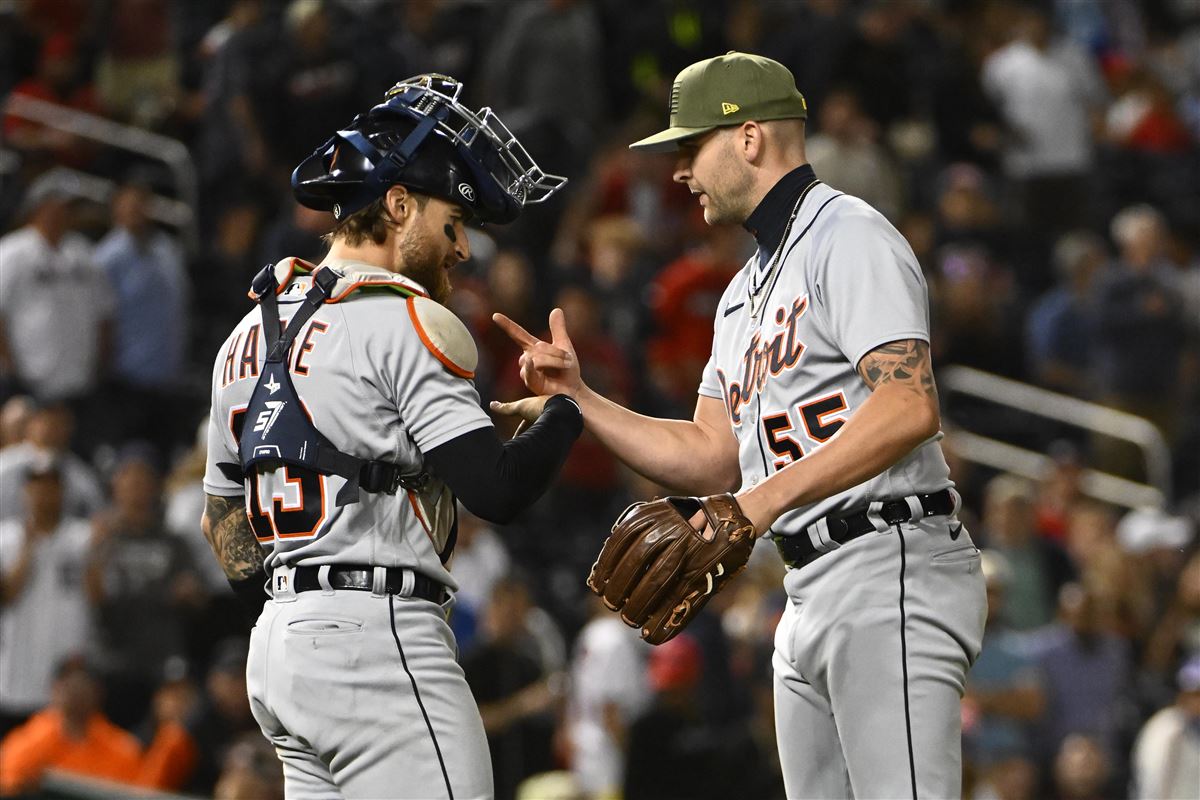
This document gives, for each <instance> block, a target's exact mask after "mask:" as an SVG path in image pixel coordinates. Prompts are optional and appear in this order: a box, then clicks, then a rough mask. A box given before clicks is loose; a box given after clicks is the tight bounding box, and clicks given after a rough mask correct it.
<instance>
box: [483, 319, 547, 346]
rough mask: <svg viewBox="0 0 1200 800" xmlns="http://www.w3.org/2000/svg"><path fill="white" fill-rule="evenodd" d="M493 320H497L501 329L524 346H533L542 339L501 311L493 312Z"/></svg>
mask: <svg viewBox="0 0 1200 800" xmlns="http://www.w3.org/2000/svg"><path fill="white" fill-rule="evenodd" d="M492 322H495V323H496V325H497V326H499V328H500V330H502V331H504V332H505V333H507V334H508V336H509V338H510V339H512V340H513V341H514V342H516V343H517V344H519V345H521V347H523V348H525V347H533V346H534V345H535V344H537V343H538V342H539V341H540V340H539V339H538V338H537V337H536V336H534V335H533V334H532V333H530V332H529V331H527V330H525V329H524V328H522V327H521V326H520V325H518V324H517V323H516V322H513V321H512V320H511V319H509V318H508V317H506V316H504V315H503V314H501V313H499V312H497V313H495V314H492Z"/></svg>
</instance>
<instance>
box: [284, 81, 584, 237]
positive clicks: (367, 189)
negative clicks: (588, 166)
mask: <svg viewBox="0 0 1200 800" xmlns="http://www.w3.org/2000/svg"><path fill="white" fill-rule="evenodd" d="M462 88H463V87H462V84H461V83H459V82H458V81H456V80H455V79H454V78H450V77H447V76H445V75H436V74H427V75H417V76H416V77H413V78H409V79H407V80H403V81H401V82H400V83H397V84H396V85H395V86H393V87H392V88H391V89H389V90H388V92H387V94H386V95H385V97H384V101H383V102H382V103H380V104H379V105H377V106H375V107H374V108H372V109H371V110H370V111H368V112H366V113H365V114H359V115H358V116H357V117H355V118H354V120H353V121H352V122H351V123H350V124H349V125H348V126H346V128H345V129H343V130H339V131H338V132H337V133H335V134H334V135H333V136H332V137H330V138H329V140H328V141H326V142H325V144H323V145H321V146H320V147H318V148H317V149H316V151H314V152H313V154H312V155H311V156H309V157H308V158H306V159H304V161H302V162H300V165H299V166H298V167H296V169H295V171H294V172H292V189H293V191H294V192H295V195H296V199H297V200H298V201H299V202H300V204H301V205H305V206H308V207H309V208H314V209H317V210H319V211H332V212H333V216H334V217H335V218H336V219H339V220H341V219H345V218H346V217H348V216H349V215H351V214H353V213H354V212H355V211H358V210H359V209H361V208H364V207H366V206H367V205H369V204H370V203H371V202H372V201H373V200H375V199H376V198H377V197H382V196H383V195H384V194H385V193H386V192H387V190H388V188H389V187H390V186H392V185H393V184H397V183H400V184H403V185H405V186H408V187H409V188H411V189H414V190H416V191H418V192H422V193H424V194H430V195H434V196H435V197H441V198H443V199H446V200H449V201H450V202H452V203H457V204H458V205H460V206H462V207H463V208H464V209H465V210H466V211H467V212H468V213H470V214H471V215H472V216H473V217H475V218H476V219H477V220H479V221H480V222H497V223H505V222H512V221H513V220H514V219H516V218H517V215H519V214H520V213H521V209H522V208H523V207H524V206H525V204H527V203H540V202H542V201H543V200H545V199H546V198H548V197H550V195H552V194H554V193H555V192H556V191H558V190H559V189H560V188H562V186H563V184H565V183H566V182H567V179H566V178H563V177H560V176H558V175H547V174H546V173H545V172H543V171H542V169H541V168H540V167H538V165H537V163H535V162H534V160H533V158H531V157H530V155H529V153H528V152H526V150H525V148H524V147H522V146H521V143H520V142H519V141H517V137H515V136H513V134H512V132H511V131H509V129H508V128H507V127H506V126H505V125H504V123H503V122H501V121H500V118H499V117H497V116H496V114H495V113H494V112H493V111H492V110H491V109H490V108H482V109H480V110H479V111H478V112H474V111H471V110H470V109H469V108H467V107H466V106H464V105H462V104H461V103H460V102H459V101H458V97H459V95H460V94H461V93H462Z"/></svg>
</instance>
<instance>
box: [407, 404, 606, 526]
mask: <svg viewBox="0 0 1200 800" xmlns="http://www.w3.org/2000/svg"><path fill="white" fill-rule="evenodd" d="M582 431H583V415H582V414H580V413H579V406H577V405H576V404H575V401H574V400H571V399H570V398H569V397H567V396H566V395H555V396H554V397H551V398H550V399H549V400H547V401H546V407H545V408H544V409H543V410H542V415H541V416H540V417H538V418H537V421H536V422H534V423H533V424H532V425H531V426H529V429H528V430H526V431H525V432H524V433H522V434H521V435H520V436H517V437H514V438H513V439H511V440H509V441H507V442H503V443H502V442H501V441H500V440H499V438H498V437H497V436H496V429H495V428H491V427H487V428H477V429H475V430H473V431H470V432H469V433H464V434H463V435H462V436H458V437H456V438H454V439H451V440H450V441H448V442H446V443H445V444H442V445H439V446H437V447H435V448H433V449H432V450H430V451H429V452H428V453H426V454H425V461H426V464H427V465H428V466H429V468H430V470H431V471H432V472H433V474H435V475H437V476H438V477H439V478H441V479H442V480H443V481H445V482H446V485H447V486H449V487H450V490H451V491H453V492H454V494H455V495H456V496H457V497H458V499H459V500H461V501H462V504H463V505H464V506H466V507H467V509H468V510H469V511H470V512H471V513H472V514H474V515H475V516H477V517H481V518H483V519H486V520H489V521H491V522H499V523H504V522H509V521H510V520H512V519H513V517H515V516H516V515H517V514H519V513H521V512H522V511H524V510H525V509H526V508H528V507H529V506H530V505H532V504H533V502H534V501H535V500H537V499H538V498H539V497H541V495H542V493H543V492H545V491H546V489H547V488H548V487H549V486H550V481H551V480H553V479H554V476H555V475H557V474H558V470H559V468H560V467H562V464H563V462H564V461H565V460H566V458H567V453H568V451H570V449H571V445H572V444H574V442H575V440H576V439H577V438H578V437H579V434H580V433H581V432H582Z"/></svg>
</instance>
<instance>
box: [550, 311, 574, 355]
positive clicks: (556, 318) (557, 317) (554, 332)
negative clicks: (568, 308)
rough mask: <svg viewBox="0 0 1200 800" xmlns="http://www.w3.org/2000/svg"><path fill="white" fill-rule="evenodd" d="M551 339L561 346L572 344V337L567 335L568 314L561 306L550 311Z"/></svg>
mask: <svg viewBox="0 0 1200 800" xmlns="http://www.w3.org/2000/svg"><path fill="white" fill-rule="evenodd" d="M550 341H552V342H553V343H554V344H556V345H558V346H559V347H570V346H571V337H570V336H568V335H567V316H566V314H564V313H563V310H562V309H561V308H556V309H554V310H553V311H551V312H550Z"/></svg>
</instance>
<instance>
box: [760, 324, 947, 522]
mask: <svg viewBox="0 0 1200 800" xmlns="http://www.w3.org/2000/svg"><path fill="white" fill-rule="evenodd" d="M858 373H859V375H860V376H861V377H862V379H863V380H864V381H865V382H866V384H867V386H868V387H869V388H870V389H871V396H870V397H869V398H867V401H866V402H865V403H863V405H862V407H861V408H859V410H858V411H857V412H856V413H855V414H854V415H853V416H851V417H850V418H849V419H848V420H847V421H846V424H845V425H843V426H842V428H841V430H839V431H838V432H837V433H836V434H835V435H834V436H833V438H831V439H830V440H829V441H828V442H826V443H825V445H824V446H822V447H820V448H818V449H817V450H815V451H814V452H813V453H811V454H810V455H807V456H805V457H804V458H803V459H802V460H800V461H797V462H795V463H793V464H791V465H789V466H787V467H786V468H784V469H782V470H780V471H779V472H777V473H776V474H775V475H772V476H771V477H770V478H768V479H767V480H765V481H763V482H762V483H760V484H758V485H757V486H756V487H754V488H753V489H751V490H749V491H747V492H744V493H743V494H741V495H739V497H738V500H739V502H740V503H741V506H742V509H743V511H745V513H746V516H748V517H749V518H750V519H751V520H752V521H753V522H754V528H755V530H756V531H757V532H758V533H760V534H762V533H765V532H766V531H767V529H768V528H770V526H771V524H772V523H774V521H775V520H776V519H778V518H779V516H780V515H781V514H783V513H784V512H786V511H788V510H790V509H793V508H798V507H800V506H802V505H807V504H809V503H815V502H817V501H819V500H823V499H825V498H826V497H830V496H832V495H834V494H837V493H838V492H841V491H844V490H846V489H849V488H850V487H851V486H857V485H858V484H860V483H862V482H863V481H866V480H869V479H871V478H872V477H874V476H876V475H878V474H879V473H881V472H883V471H884V470H885V469H887V468H888V467H890V466H892V465H893V464H895V463H896V462H897V461H899V460H900V459H901V458H903V457H904V456H906V455H907V454H908V453H910V452H911V451H912V450H913V448H915V447H916V446H917V445H919V444H921V442H923V441H925V440H926V439H928V438H930V437H931V436H934V435H935V434H937V432H938V428H939V426H940V424H941V415H940V413H939V411H938V402H937V387H936V385H935V384H934V380H933V367H932V365H931V364H930V361H929V345H928V343H926V342H923V341H920V340H917V339H905V340H901V341H896V342H888V343H887V344H884V345H881V346H879V347H877V348H875V349H874V350H872V351H871V352H869V353H868V354H867V355H865V356H863V358H862V360H861V361H859V364H858Z"/></svg>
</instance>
